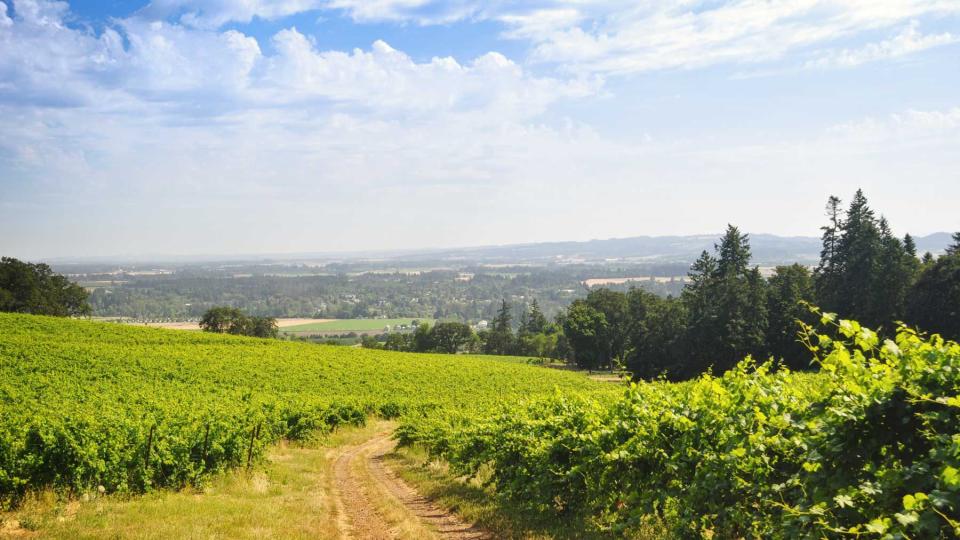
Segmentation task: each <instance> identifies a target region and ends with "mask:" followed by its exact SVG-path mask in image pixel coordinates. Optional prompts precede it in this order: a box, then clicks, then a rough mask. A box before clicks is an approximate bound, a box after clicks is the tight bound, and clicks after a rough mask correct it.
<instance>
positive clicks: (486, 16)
mask: <svg viewBox="0 0 960 540" xmlns="http://www.w3.org/2000/svg"><path fill="white" fill-rule="evenodd" d="M327 6H328V7H336V8H340V9H343V10H345V11H346V12H347V13H348V14H349V15H350V16H351V17H353V18H354V19H355V20H358V21H409V22H414V23H417V24H443V23H449V22H452V21H457V20H495V21H499V22H501V23H502V24H503V25H504V26H505V27H506V30H505V32H504V36H506V37H509V38H514V39H520V40H524V41H527V42H529V43H530V45H531V48H532V52H531V59H532V60H534V61H538V62H546V63H551V64H558V65H561V66H563V67H565V68H566V69H568V70H571V71H576V72H581V73H600V74H622V73H636V72H645V71H652V70H660V69H673V68H695V67H702V66H709V65H715V64H721V63H758V62H766V61H771V60H776V59H779V58H782V57H783V56H785V55H787V54H790V53H793V52H797V51H802V50H804V49H806V48H809V47H812V46H822V45H826V44H830V43H832V42H834V41H837V40H841V39H846V38H851V37H857V36H859V35H861V34H863V33H865V32H870V31H875V30H884V29H887V28H891V27H894V26H897V25H901V24H903V23H905V22H908V21H910V20H911V19H916V18H920V17H939V16H945V15H949V16H955V15H958V14H960V3H958V2H956V1H955V0H883V1H876V0H781V1H777V2H767V1H759V0H729V1H724V2H714V1H712V0H671V1H667V2H635V1H630V0H604V1H595V2H584V1H582V0H546V1H542V2H532V3H515V2H513V3H511V2H498V1H492V2H491V1H488V2H479V1H470V0H462V1H454V2H439V1H430V0H376V1H367V0H332V1H331V2H330V3H328V4H327ZM921 37H922V36H910V35H907V36H901V37H900V40H899V42H896V39H894V41H895V42H894V43H891V44H890V45H888V47H891V50H890V51H888V56H889V55H890V54H889V53H890V52H892V51H897V50H898V51H902V52H903V53H904V54H906V53H908V52H911V51H918V50H922V48H925V47H928V46H932V45H933V44H934V43H929V42H926V41H924V40H922V39H920V38H921ZM911 39H912V40H914V41H916V42H915V43H914V42H911ZM862 54H865V55H868V56H869V55H878V54H884V51H883V50H882V49H881V50H879V51H871V50H866V51H863V53H862Z"/></svg>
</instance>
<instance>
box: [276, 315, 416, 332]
mask: <svg viewBox="0 0 960 540" xmlns="http://www.w3.org/2000/svg"><path fill="white" fill-rule="evenodd" d="M415 320H419V321H420V322H428V323H431V324H432V323H433V320H432V319H411V318H402V319H318V320H316V321H313V322H304V323H301V324H295V325H289V326H281V327H280V330H281V331H282V332H287V333H311V332H313V333H322V334H335V333H346V332H380V331H383V330H384V329H385V328H386V327H387V326H389V327H390V328H391V329H393V328H394V327H396V326H399V325H405V326H410V325H411V324H413V321H415Z"/></svg>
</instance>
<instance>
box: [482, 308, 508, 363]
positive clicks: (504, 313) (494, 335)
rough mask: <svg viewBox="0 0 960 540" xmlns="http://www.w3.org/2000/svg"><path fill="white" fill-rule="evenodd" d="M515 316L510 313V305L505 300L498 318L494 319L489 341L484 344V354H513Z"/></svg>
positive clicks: (488, 335)
mask: <svg viewBox="0 0 960 540" xmlns="http://www.w3.org/2000/svg"><path fill="white" fill-rule="evenodd" d="M512 324H513V315H512V314H511V312H510V304H508V303H507V301H506V300H503V301H502V302H501V304H500V309H499V310H498V311H497V316H496V317H494V318H493V321H492V322H491V325H490V332H489V333H488V334H487V336H486V337H487V340H486V343H485V344H484V352H485V353H487V354H511V353H512V352H513V345H514V337H513V326H512Z"/></svg>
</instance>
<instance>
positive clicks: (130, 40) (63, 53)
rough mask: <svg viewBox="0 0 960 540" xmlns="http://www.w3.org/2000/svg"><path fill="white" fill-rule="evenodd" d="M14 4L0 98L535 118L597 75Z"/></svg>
mask: <svg viewBox="0 0 960 540" xmlns="http://www.w3.org/2000/svg"><path fill="white" fill-rule="evenodd" d="M301 4H303V3H302V2H301V3H296V2H293V3H291V6H292V7H290V9H294V7H296V6H298V5H301ZM4 6H5V4H4ZM247 7H248V8H249V9H250V10H253V9H255V8H256V7H257V5H255V4H251V5H248V6H247ZM271 9H280V8H279V7H277V6H274V7H273V8H271ZM15 13H16V17H15V18H14V19H11V18H10V17H8V16H6V14H5V13H4V17H5V19H4V20H7V21H9V23H3V26H2V29H0V45H2V50H0V74H2V75H3V77H2V79H0V80H2V81H3V82H2V83H0V97H5V98H6V99H8V100H11V101H18V100H19V101H22V100H30V101H33V102H34V103H36V104H47V105H55V104H60V105H70V106H77V105H90V104H94V103H95V102H107V101H108V102H110V103H113V104H116V103H118V102H124V101H129V100H147V101H151V102H166V103H169V104H171V105H174V106H181V107H183V108H186V109H193V110H202V112H205V113H211V112H215V113H218V112H222V111H225V110H230V109H231V108H242V107H261V106H262V107H278V106H289V105H292V104H300V105H302V104H314V105H327V106H340V107H343V106H350V107H360V108H363V109H365V110H367V111H368V112H372V113H379V114H394V113H396V112H398V111H401V112H402V111H414V112H419V113H433V114H439V113H440V112H443V111H460V112H468V111H470V112H483V113H485V114H487V115H492V117H494V118H503V117H504V116H510V117H531V116H534V115H536V114H539V113H540V112H542V111H543V110H544V109H545V107H546V106H548V105H549V104H551V103H553V102H555V101H557V100H559V99H564V98H569V97H581V96H585V95H589V94H591V93H593V92H595V91H596V89H597V88H598V86H599V84H600V83H599V81H598V80H597V79H596V78H573V79H567V80H562V79H555V78H549V77H536V76H532V75H530V74H529V73H527V72H526V71H525V70H524V69H523V68H522V67H521V66H520V65H518V64H516V63H515V62H513V61H511V60H510V59H508V58H506V57H505V56H503V55H501V54H499V53H496V52H490V53H486V54H483V55H481V56H479V57H477V58H475V59H473V60H472V61H470V62H466V63H461V62H458V61H457V60H455V59H454V58H452V57H442V58H440V57H437V58H433V59H431V60H429V61H426V62H416V61H414V60H413V59H412V58H411V57H410V56H408V55H407V54H405V53H403V52H401V51H398V50H396V49H394V48H392V47H390V45H388V44H387V43H386V42H384V41H376V42H374V43H373V44H372V45H371V47H370V49H369V50H360V49H356V50H353V51H337V50H326V51H324V50H318V49H317V47H316V45H315V44H314V42H313V40H312V39H311V38H310V37H308V36H306V35H304V34H302V33H300V32H299V31H297V29H296V28H288V29H285V30H281V31H280V32H278V33H277V34H276V35H274V36H273V38H272V45H273V48H274V49H275V52H274V53H273V54H271V55H265V54H264V52H263V50H262V49H261V47H260V44H259V43H258V42H257V40H256V39H254V38H253V37H251V36H248V35H245V34H243V33H242V32H239V31H237V30H226V31H220V30H211V29H206V28H196V27H193V26H187V25H184V24H178V23H171V22H168V21H164V20H153V19H150V18H146V17H144V16H142V15H141V14H138V15H136V16H133V17H130V18H127V19H122V20H116V21H114V23H113V25H112V26H109V27H108V28H107V29H106V30H104V31H103V32H102V33H101V34H100V35H95V34H94V33H93V32H91V31H89V30H84V29H75V28H71V27H69V26H68V25H67V24H66V23H65V22H64V17H65V16H66V15H67V11H66V9H65V8H64V5H63V4H61V3H57V2H48V1H44V0H17V4H16V10H15Z"/></svg>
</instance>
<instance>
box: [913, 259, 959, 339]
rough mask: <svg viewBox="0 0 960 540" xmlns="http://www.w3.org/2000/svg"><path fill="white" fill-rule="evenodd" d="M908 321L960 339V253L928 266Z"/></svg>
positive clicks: (916, 286) (929, 263)
mask: <svg viewBox="0 0 960 540" xmlns="http://www.w3.org/2000/svg"><path fill="white" fill-rule="evenodd" d="M907 318H908V320H909V321H910V322H911V323H913V324H916V325H917V326H919V327H920V328H922V329H923V330H926V331H929V332H936V333H939V334H942V335H943V336H946V337H948V338H950V339H960V252H955V253H954V254H952V255H944V256H942V257H940V258H938V259H936V260H935V261H933V260H931V261H930V262H928V263H927V264H926V265H924V267H923V270H922V271H921V272H920V276H919V277H918V278H917V281H916V284H915V285H914V287H913V289H912V291H911V294H910V296H909V298H908V300H907Z"/></svg>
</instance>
